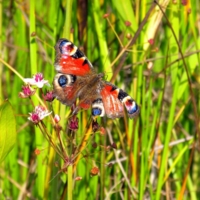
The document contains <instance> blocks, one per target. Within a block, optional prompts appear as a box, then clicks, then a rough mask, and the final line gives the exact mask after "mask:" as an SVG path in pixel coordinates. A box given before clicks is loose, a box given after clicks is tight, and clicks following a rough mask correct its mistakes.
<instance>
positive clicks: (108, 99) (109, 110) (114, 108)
mask: <svg viewBox="0 0 200 200" xmlns="http://www.w3.org/2000/svg"><path fill="white" fill-rule="evenodd" d="M100 95H101V99H100V100H101V101H100V100H98V102H99V105H101V106H99V107H97V103H98V102H94V103H93V104H92V114H93V115H99V114H103V113H105V114H106V115H107V116H108V117H109V118H117V117H123V116H124V107H125V108H126V110H127V112H128V116H129V117H130V118H133V117H135V116H137V115H138V113H139V107H138V105H137V104H136V102H135V101H134V100H133V99H132V98H131V97H130V96H129V95H128V94H127V93H126V92H124V91H123V90H121V89H119V88H117V87H116V86H114V85H112V84H111V83H109V82H103V86H102V88H101V91H100ZM102 105H103V107H102ZM99 110H100V111H101V112H100V111H99Z"/></svg>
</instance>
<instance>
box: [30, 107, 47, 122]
mask: <svg viewBox="0 0 200 200" xmlns="http://www.w3.org/2000/svg"><path fill="white" fill-rule="evenodd" d="M50 114H51V112H49V111H48V110H47V109H46V108H45V107H43V106H36V107H35V110H34V111H33V112H32V113H29V115H30V116H29V117H28V120H30V121H32V122H33V123H34V124H38V123H39V122H40V121H41V120H42V119H44V118H45V117H46V116H48V115H50Z"/></svg>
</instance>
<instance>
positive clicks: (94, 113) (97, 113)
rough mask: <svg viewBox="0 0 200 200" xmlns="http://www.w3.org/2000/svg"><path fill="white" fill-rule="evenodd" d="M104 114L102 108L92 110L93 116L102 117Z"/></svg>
mask: <svg viewBox="0 0 200 200" xmlns="http://www.w3.org/2000/svg"><path fill="white" fill-rule="evenodd" d="M101 113H102V110H101V109H100V108H92V115H93V116H97V115H98V116H100V115H101Z"/></svg>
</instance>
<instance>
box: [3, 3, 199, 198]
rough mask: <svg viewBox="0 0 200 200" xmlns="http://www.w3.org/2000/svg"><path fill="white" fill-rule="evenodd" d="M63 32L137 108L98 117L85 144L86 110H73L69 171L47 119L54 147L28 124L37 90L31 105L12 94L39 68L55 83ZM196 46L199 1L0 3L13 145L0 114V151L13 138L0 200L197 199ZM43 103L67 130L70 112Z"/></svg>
mask: <svg viewBox="0 0 200 200" xmlns="http://www.w3.org/2000/svg"><path fill="white" fill-rule="evenodd" d="M163 13H164V15H163ZM62 37H64V38H68V39H70V40H71V41H73V42H74V44H75V45H76V46H79V47H80V48H81V50H82V51H83V52H84V53H85V55H86V56H87V57H88V59H89V60H90V61H91V62H92V63H93V65H94V67H95V68H96V70H97V71H98V72H104V73H105V79H106V80H108V81H109V80H110V81H112V82H113V83H114V84H115V85H117V86H118V87H120V88H122V89H125V91H126V92H127V93H128V94H130V96H132V97H133V98H134V99H135V100H136V102H137V103H138V104H139V106H140V109H141V112H140V115H139V116H138V118H135V119H133V120H131V119H128V118H127V116H125V117H124V118H121V119H115V120H112V119H98V124H99V126H101V129H100V131H97V132H96V133H93V132H90V133H89V135H88V137H87V140H86V143H85V144H83V137H85V134H87V133H88V131H89V130H90V129H88V128H87V127H89V125H88V124H89V123H90V121H91V120H90V115H91V114H90V111H88V112H87V111H84V112H80V113H79V114H78V118H79V126H78V130H77V131H76V132H70V133H71V135H70V136H69V135H67V133H68V132H67V133H66V131H63V132H62V140H63V144H64V145H65V149H66V152H67V155H68V157H71V156H74V155H73V149H72V144H73V147H75V148H76V147H77V148H76V149H78V150H79V152H77V151H76V153H77V154H76V155H75V156H76V158H78V159H77V160H76V161H77V163H76V166H75V167H76V168H75V167H74V172H73V171H72V168H71V166H74V163H73V162H72V163H71V164H69V165H67V166H66V163H65V162H64V161H63V159H62V156H59V155H58V154H57V153H56V149H59V142H58V141H57V140H58V138H56V137H54V136H55V129H54V127H53V124H52V121H51V120H50V117H47V119H45V120H44V124H45V125H46V128H47V130H48V133H49V134H50V135H51V136H52V140H53V144H55V146H56V147H55V146H54V148H52V147H51V145H50V143H51V142H50V140H46V139H45V135H44V134H42V133H41V130H40V129H39V126H34V125H33V123H31V122H30V121H28V120H27V118H28V113H30V112H32V111H33V109H34V108H33V105H38V104H39V101H40V102H41V99H42V96H41V91H40V92H37V94H36V96H33V97H32V98H31V99H32V102H33V104H32V103H31V101H30V99H21V98H19V97H18V94H19V92H20V91H21V90H22V85H24V84H23V81H22V80H23V77H24V78H25V77H32V75H34V74H36V73H37V72H42V73H43V75H44V77H45V79H48V80H49V82H50V83H52V81H53V78H54V76H55V74H56V72H55V70H54V66H53V63H54V58H55V50H54V45H55V44H56V41H57V40H58V39H59V38H62ZM199 46H200V2H199V1H196V0H181V1H180V0H172V1H169V0H161V1H159V2H158V3H155V2H153V1H149V0H143V1H138V0H136V1H131V0H118V1H114V0H107V1H104V0H93V1H92V0H88V1H87V0H77V1H72V0H67V1H65V0H62V1H61V0H58V1H54V0H49V1H45V0H40V1H35V0H10V1H9V0H7V1H1V2H0V55H1V56H0V61H1V62H0V77H1V82H0V95H1V96H0V101H1V104H2V105H4V104H5V100H6V99H7V100H9V102H10V104H11V105H12V108H13V111H14V113H15V115H14V116H15V119H12V120H16V130H17V132H16V134H17V135H16V141H15V131H14V129H15V122H13V124H14V125H13V124H12V126H11V124H10V125H8V127H7V126H5V125H4V126H3V123H4V122H3V120H2V118H0V144H1V145H0V147H1V148H0V155H1V154H2V149H3V148H2V146H3V145H4V146H5V145H8V146H9V144H10V143H15V145H14V148H13V149H12V151H11V152H10V153H9V154H8V156H7V157H6V158H5V159H4V160H3V161H2V162H1V165H0V199H1V200H2V199H3V200H4V199H12V200H16V199H18V200H21V199H31V200H33V199H39V200H40V199H48V200H51V199H52V200H56V199H115V200H117V199H157V200H158V199H193V200H197V199H199V196H200V190H199V186H200V179H199V175H200V168H199V166H200V155H199V150H200V149H199V134H200V131H199V130H200V125H199V124H200V121H199V119H200V118H199V116H200V115H199V113H200V101H199V97H200V92H199V91H200V67H199V66H200V55H199V51H200V48H199ZM21 78H22V79H21ZM47 89H48V90H49V88H48V87H45V88H43V89H42V91H43V92H45V91H46V90H47ZM46 105H47V106H48V108H49V110H54V113H57V114H59V115H60V117H61V121H60V122H59V124H60V126H62V128H63V130H66V129H67V128H68V120H69V118H68V116H69V112H70V108H68V107H66V106H63V105H60V104H59V102H58V101H57V100H54V101H53V103H52V104H51V103H47V102H46ZM10 115H11V114H10V113H9V112H8V113H7V115H6V117H9V116H10ZM2 116H4V115H3V111H2V107H1V112H0V117H2ZM7 128H8V129H7ZM9 128H11V130H12V131H7V132H6V131H5V129H6V130H10V129H9ZM104 132H105V133H104ZM3 133H4V136H6V137H4V138H6V139H5V140H4V143H3V144H2V142H3V141H2V138H3ZM72 134H73V136H72ZM7 136H9V137H7ZM81 145H82V147H83V148H82V149H80V148H78V147H80V146H81Z"/></svg>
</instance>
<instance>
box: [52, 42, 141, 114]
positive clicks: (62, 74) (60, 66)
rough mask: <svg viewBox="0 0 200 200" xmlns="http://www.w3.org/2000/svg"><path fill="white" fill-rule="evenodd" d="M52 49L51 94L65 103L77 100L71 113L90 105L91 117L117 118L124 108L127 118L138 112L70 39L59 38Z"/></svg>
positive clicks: (128, 97) (69, 103)
mask: <svg viewBox="0 0 200 200" xmlns="http://www.w3.org/2000/svg"><path fill="white" fill-rule="evenodd" d="M55 50H56V60H55V69H56V71H57V74H56V76H55V77H54V81H53V87H54V96H55V97H56V98H57V99H58V100H59V101H60V102H61V103H63V104H65V105H67V106H72V105H73V104H74V103H75V102H76V100H77V99H79V103H78V105H77V106H76V108H75V110H74V113H77V112H78V110H79V109H81V108H83V109H89V108H90V107H92V116H93V117H95V116H100V117H103V116H104V115H107V117H109V118H117V117H123V116H124V107H125V108H126V110H127V113H128V116H129V117H130V118H133V117H135V116H137V115H138V114H139V106H138V105H137V104H136V102H135V101H134V100H133V99H132V98H131V97H130V96H129V95H128V94H127V93H126V92H124V91H123V90H121V89H119V88H117V87H116V86H115V85H113V84H111V83H109V82H107V81H104V80H103V79H102V78H103V73H99V74H98V73H96V71H95V70H94V68H93V66H92V64H91V63H90V61H89V60H88V59H87V58H86V56H85V55H84V54H83V53H82V52H81V51H80V50H79V49H78V48H77V47H76V46H75V45H74V44H73V43H72V42H70V41H69V40H67V39H59V40H58V42H57V44H56V46H55Z"/></svg>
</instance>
